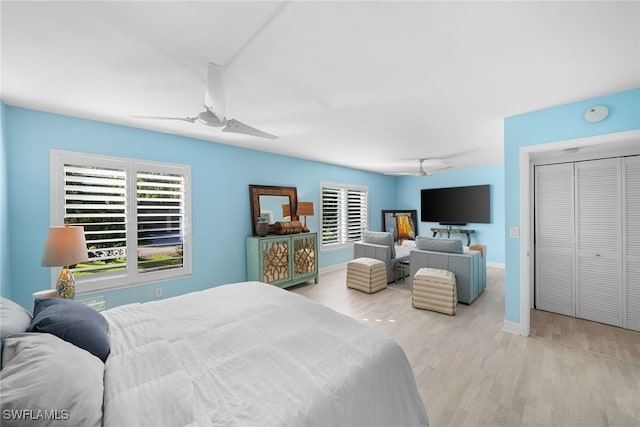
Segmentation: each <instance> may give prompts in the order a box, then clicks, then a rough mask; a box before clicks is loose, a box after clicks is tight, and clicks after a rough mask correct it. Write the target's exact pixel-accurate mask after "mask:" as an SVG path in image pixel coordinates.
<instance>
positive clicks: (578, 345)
mask: <svg viewBox="0 0 640 427" xmlns="http://www.w3.org/2000/svg"><path fill="white" fill-rule="evenodd" d="M487 278H488V282H487V289H486V290H485V292H483V294H481V295H480V297H479V298H478V299H477V300H476V301H475V302H474V303H473V304H471V305H465V304H458V310H457V314H456V315H455V316H447V315H444V314H440V313H435V312H431V311H426V310H417V309H414V308H412V307H411V293H410V290H409V286H408V282H405V283H402V282H400V283H397V284H394V283H391V284H389V286H388V287H387V289H384V290H382V291H380V292H378V293H375V294H371V295H369V294H366V293H363V292H359V291H355V290H351V289H347V288H346V287H345V282H346V269H338V270H334V271H331V272H327V273H323V274H321V275H320V281H319V283H318V284H313V283H310V284H305V285H301V286H298V287H295V288H293V289H292V291H293V292H296V293H299V294H302V295H305V296H307V297H308V298H310V299H312V300H315V301H317V302H319V303H321V304H324V305H326V306H328V307H331V308H333V309H334V310H336V311H338V312H341V313H344V314H346V315H348V316H351V317H353V318H355V319H357V320H359V321H360V322H363V323H366V324H368V325H370V326H372V327H374V328H375V329H378V330H379V331H381V332H383V333H385V334H387V335H389V336H391V337H392V338H393V339H394V340H395V341H397V342H398V343H399V344H400V345H401V346H402V348H403V349H404V351H405V353H406V355H407V357H408V359H409V362H410V363H411V366H412V368H413V371H414V373H415V377H416V382H417V384H418V390H419V392H420V395H421V396H422V399H423V400H424V402H425V406H426V408H427V414H428V415H429V421H430V423H431V426H432V427H444V426H456V427H459V426H576V427H577V426H580V427H588V426H640V364H639V363H638V361H639V360H640V357H639V356H638V355H639V354H640V333H636V332H631V331H624V330H620V329H619V328H613V329H618V332H620V331H621V332H620V333H619V334H611V333H608V332H611V330H610V329H609V330H607V329H606V328H605V329H604V330H603V329H602V328H600V326H604V325H598V324H596V325H598V326H597V327H591V328H589V327H588V326H585V325H580V326H576V325H577V323H580V321H578V320H577V319H572V321H569V320H566V319H561V320H562V321H560V322H559V321H557V320H558V319H556V318H555V317H554V316H545V313H543V312H535V311H534V313H532V330H533V331H536V334H538V335H539V336H540V337H535V336H531V337H521V336H517V335H513V334H510V333H506V332H503V331H502V324H503V318H504V270H502V269H498V268H488V271H487ZM560 317H563V316H560ZM549 322H550V323H549ZM576 322H577V323H576ZM588 323H592V322H588ZM607 328H608V327H607ZM575 331H577V332H575ZM605 336H606V337H605ZM563 338H564V339H563Z"/></svg>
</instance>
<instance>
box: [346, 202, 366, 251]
mask: <svg viewBox="0 0 640 427" xmlns="http://www.w3.org/2000/svg"><path fill="white" fill-rule="evenodd" d="M347 212H348V214H347V215H348V218H347V241H348V242H357V241H358V240H362V231H363V230H365V229H366V228H367V193H366V192H364V191H360V190H347Z"/></svg>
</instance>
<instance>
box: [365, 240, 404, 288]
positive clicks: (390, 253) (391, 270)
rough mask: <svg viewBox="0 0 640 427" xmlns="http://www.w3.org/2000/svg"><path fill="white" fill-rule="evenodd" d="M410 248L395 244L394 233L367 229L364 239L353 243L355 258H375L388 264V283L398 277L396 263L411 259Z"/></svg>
mask: <svg viewBox="0 0 640 427" xmlns="http://www.w3.org/2000/svg"><path fill="white" fill-rule="evenodd" d="M409 250H410V248H408V247H406V246H395V242H394V241H393V235H392V234H391V233H387V232H385V231H365V232H364V233H362V241H360V242H355V243H354V244H353V258H354V259H356V258H364V257H366V258H373V259H377V260H380V261H383V262H384V263H385V264H386V265H387V283H391V282H393V281H394V280H395V278H396V264H398V263H399V262H402V261H408V260H409Z"/></svg>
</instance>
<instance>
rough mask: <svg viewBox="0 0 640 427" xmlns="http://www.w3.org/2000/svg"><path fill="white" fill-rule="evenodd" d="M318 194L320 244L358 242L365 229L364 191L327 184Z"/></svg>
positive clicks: (365, 192) (365, 195)
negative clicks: (320, 206)
mask: <svg viewBox="0 0 640 427" xmlns="http://www.w3.org/2000/svg"><path fill="white" fill-rule="evenodd" d="M321 194H322V245H323V246H330V245H343V244H346V243H349V242H355V241H358V240H361V239H362V231H363V230H366V229H367V219H368V217H367V210H368V207H367V190H366V189H365V188H354V187H352V186H340V185H327V186H322V187H321Z"/></svg>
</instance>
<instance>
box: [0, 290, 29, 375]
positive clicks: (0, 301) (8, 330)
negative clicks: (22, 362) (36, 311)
mask: <svg viewBox="0 0 640 427" xmlns="http://www.w3.org/2000/svg"><path fill="white" fill-rule="evenodd" d="M30 323H31V314H30V313H29V312H28V311H27V310H25V309H24V308H22V306H20V305H18V304H16V303H15V302H13V301H11V300H8V299H6V298H2V297H0V368H2V349H3V346H4V339H5V338H7V337H9V336H11V335H15V334H20V333H22V332H25V331H26V330H27V328H28V327H29V324H30Z"/></svg>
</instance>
